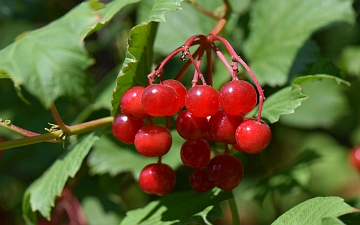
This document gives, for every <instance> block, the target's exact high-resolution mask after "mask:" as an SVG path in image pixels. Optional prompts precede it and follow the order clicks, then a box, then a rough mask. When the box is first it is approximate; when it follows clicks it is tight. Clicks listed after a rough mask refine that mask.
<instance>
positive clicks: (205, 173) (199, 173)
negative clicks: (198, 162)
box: [190, 167, 215, 193]
mask: <svg viewBox="0 0 360 225" xmlns="http://www.w3.org/2000/svg"><path fill="white" fill-rule="evenodd" d="M190 186H191V188H192V189H193V190H194V191H196V192H200V193H203V192H207V191H210V190H211V189H213V188H214V187H215V185H214V184H213V183H212V182H211V181H210V180H209V170H208V169H207V168H205V167H203V168H200V169H197V170H195V171H194V172H193V173H192V174H191V176H190Z"/></svg>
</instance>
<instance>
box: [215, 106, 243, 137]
mask: <svg viewBox="0 0 360 225" xmlns="http://www.w3.org/2000/svg"><path fill="white" fill-rule="evenodd" d="M243 120H244V117H243V116H242V115H236V116H234V115H229V114H227V113H226V112H224V111H218V112H217V113H216V114H215V115H213V116H212V117H211V118H210V120H209V135H210V137H211V139H212V140H214V141H217V142H223V143H227V144H234V143H236V140H235V131H236V129H237V128H238V126H239V124H240V123H241V122H242V121H243Z"/></svg>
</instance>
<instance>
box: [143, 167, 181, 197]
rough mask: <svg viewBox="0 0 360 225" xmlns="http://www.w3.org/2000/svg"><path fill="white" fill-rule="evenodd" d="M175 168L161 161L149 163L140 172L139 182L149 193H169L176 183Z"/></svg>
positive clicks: (161, 194)
mask: <svg viewBox="0 0 360 225" xmlns="http://www.w3.org/2000/svg"><path fill="white" fill-rule="evenodd" d="M175 181H176V177H175V172H174V170H173V169H172V168H171V167H170V166H168V165H166V164H161V163H155V164H150V165H147V166H146V167H145V168H144V169H143V170H142V171H141V173H140V177H139V184H140V187H141V189H142V190H143V191H144V192H146V193H148V194H155V195H159V196H163V195H166V194H168V193H169V192H170V191H171V190H172V189H173V188H174V185H175Z"/></svg>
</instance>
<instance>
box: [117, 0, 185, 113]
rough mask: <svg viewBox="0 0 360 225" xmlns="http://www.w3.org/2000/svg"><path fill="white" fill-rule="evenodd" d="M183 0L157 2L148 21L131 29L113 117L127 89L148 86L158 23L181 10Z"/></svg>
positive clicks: (119, 76) (158, 0)
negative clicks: (171, 12)
mask: <svg viewBox="0 0 360 225" xmlns="http://www.w3.org/2000/svg"><path fill="white" fill-rule="evenodd" d="M181 1H182V0H174V1H171V2H169V1H166V0H157V1H155V3H154V5H153V8H152V10H151V12H150V15H149V17H148V18H147V20H146V21H145V22H143V23H141V24H139V25H137V26H135V27H134V28H132V29H131V31H130V34H129V39H128V46H127V51H126V58H125V60H124V62H123V66H122V68H121V70H120V72H119V75H118V78H117V82H116V88H115V92H114V94H113V100H112V110H111V115H112V116H115V115H116V114H118V112H119V110H120V109H119V101H120V97H121V96H122V94H123V93H124V92H125V90H126V89H128V88H129V87H131V86H133V85H134V84H136V85H146V84H147V75H148V74H149V73H150V71H151V69H152V62H153V44H154V39H155V35H156V31H157V26H158V22H164V21H165V13H166V12H168V11H174V10H179V9H181V7H180V2H181Z"/></svg>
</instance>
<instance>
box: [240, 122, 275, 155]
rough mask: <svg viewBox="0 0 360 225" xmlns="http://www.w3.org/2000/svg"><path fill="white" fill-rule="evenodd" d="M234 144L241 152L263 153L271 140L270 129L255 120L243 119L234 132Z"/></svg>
mask: <svg viewBox="0 0 360 225" xmlns="http://www.w3.org/2000/svg"><path fill="white" fill-rule="evenodd" d="M235 139H236V143H237V144H238V145H239V147H240V149H242V151H244V152H246V153H249V154H256V153H259V152H261V151H263V150H264V149H265V148H266V147H267V146H268V144H269V143H270V140H271V130H270V127H269V126H268V125H267V124H266V123H263V122H259V121H257V120H255V119H245V120H244V122H242V123H241V124H240V125H239V127H238V128H237V129H236V132H235Z"/></svg>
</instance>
